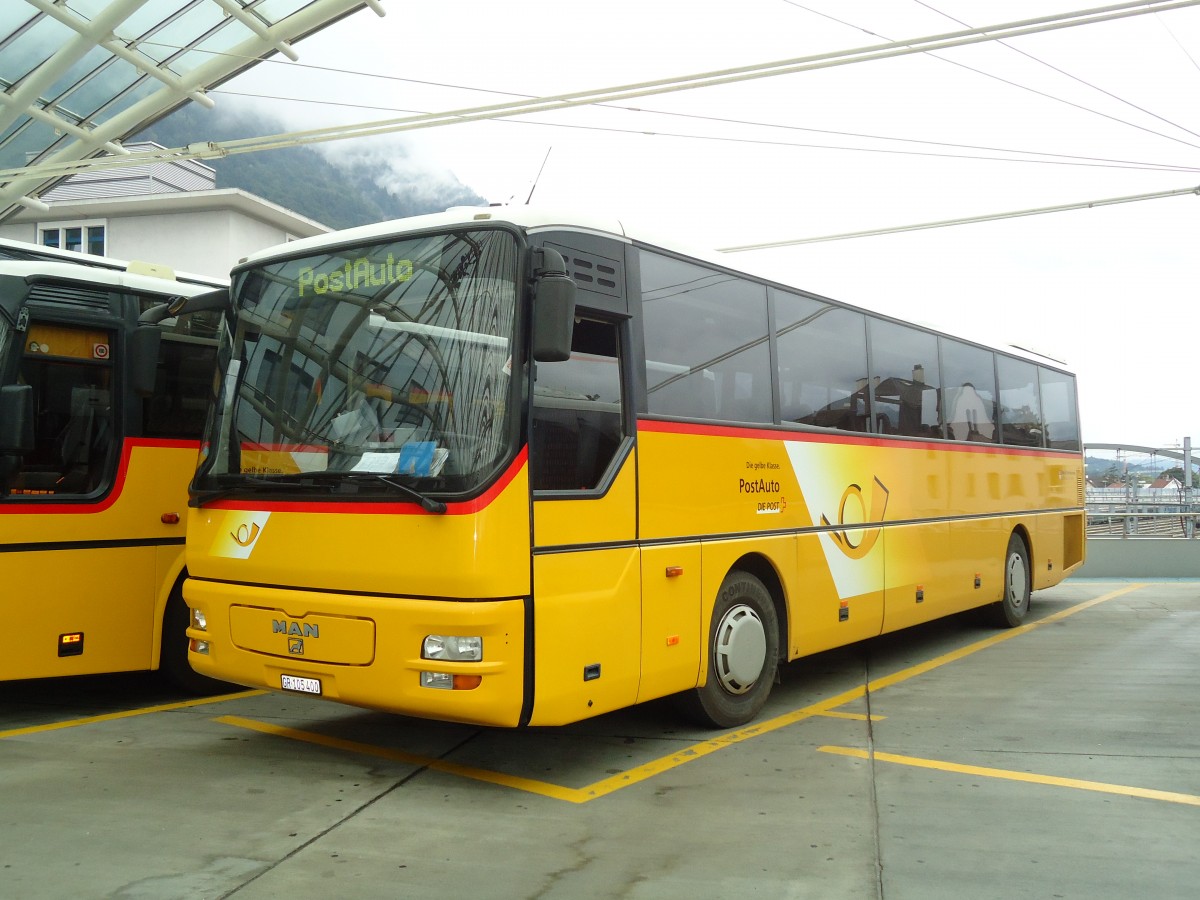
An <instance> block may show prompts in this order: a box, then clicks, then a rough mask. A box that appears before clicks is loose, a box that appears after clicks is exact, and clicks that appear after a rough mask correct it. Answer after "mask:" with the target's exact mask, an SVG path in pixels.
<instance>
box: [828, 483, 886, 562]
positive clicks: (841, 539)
mask: <svg viewBox="0 0 1200 900" xmlns="http://www.w3.org/2000/svg"><path fill="white" fill-rule="evenodd" d="M889 494H890V492H889V491H888V489H887V487H886V486H885V485H884V483H883V482H882V481H880V480H879V479H878V478H876V479H875V487H874V489H873V490H872V491H871V502H870V515H867V506H868V504H867V502H866V500H865V499H864V498H863V489H862V488H861V487H859V486H858V485H857V484H852V485H850V486H849V487H847V488H846V490H845V491H844V492H843V493H842V502H841V504H840V505H839V507H838V521H837V524H838V525H839V526H841V530H840V531H832V532H830V534H831V535H832V537H833V540H834V542H835V543H836V544H837V545H838V549H839V550H841V551H842V552H843V553H844V554H846V556H848V557H850V559H862V558H863V557H864V556H866V555H867V554H868V553H870V552H871V548H872V547H874V546H875V542H876V541H877V540H879V534H880V532H881V530H882V528H881V526H880V525H876V526H875V527H873V528H864V527H861V526H859V525H858V524H857V523H854V522H847V521H846V505H847V504H848V503H850V502H851V500H852V499H853V501H854V502H855V503H856V504H857V506H858V508H859V510H861V511H862V514H863V516H864V519H863V523H862V524H863V525H865V524H866V523H868V522H879V523H882V522H883V514H884V513H885V512H886V511H887V504H888V496H889ZM821 524H822V525H824V526H825V527H827V528H828V527H830V525H831V523H830V521H829V519H827V518H826V517H825V515H824V514H822V515H821Z"/></svg>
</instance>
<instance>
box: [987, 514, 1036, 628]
mask: <svg viewBox="0 0 1200 900" xmlns="http://www.w3.org/2000/svg"><path fill="white" fill-rule="evenodd" d="M1032 575H1033V572H1032V570H1031V569H1030V568H1029V551H1028V550H1026V549H1025V542H1024V541H1023V540H1021V536H1020V535H1019V534H1013V536H1012V537H1010V538H1009V539H1008V552H1007V553H1005V554H1004V594H1003V596H1002V597H1001V598H1000V601H999V602H998V603H993V604H992V606H991V607H990V612H991V619H992V622H993V624H995V625H996V626H997V627H999V628H1016V627H1017V626H1018V625H1020V624H1021V623H1022V622H1024V621H1025V617H1026V616H1027V615H1028V614H1029V595H1030V593H1031V583H1030V579H1031V577H1032Z"/></svg>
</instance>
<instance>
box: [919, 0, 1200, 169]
mask: <svg viewBox="0 0 1200 900" xmlns="http://www.w3.org/2000/svg"><path fill="white" fill-rule="evenodd" d="M913 2H914V3H916V4H918V5H920V6H923V7H925V8H926V9H928V10H929V11H930V12H935V13H937V14H938V15H939V16H943V17H945V18H947V19H949V20H950V21H951V22H954V23H956V24H958V25H962V26H963V27H964V28H969V27H970V26H969V25H967V23H966V22H964V21H963V20H962V19H956V18H955V17H954V16H952V15H950V14H949V13H944V12H942V11H941V10H940V9H934V7H932V6H930V5H929V4H928V3H926V2H925V0H913ZM1156 18H1157V16H1156ZM997 43H999V44H1000V46H1002V47H1005V48H1007V49H1009V50H1011V51H1012V52H1013V53H1019V54H1020V55H1021V56H1024V57H1025V58H1026V59H1029V60H1032V61H1033V62H1035V63H1037V64H1038V65H1042V66H1045V67H1046V68H1048V69H1050V70H1052V71H1054V72H1057V73H1058V74H1060V75H1062V76H1064V77H1066V78H1070V79H1071V80H1072V81H1075V82H1078V83H1079V84H1082V85H1084V86H1085V87H1089V88H1091V89H1092V90H1094V91H1099V92H1100V93H1101V94H1104V96H1106V97H1110V98H1112V99H1113V100H1116V101H1117V102H1118V103H1124V104H1125V105H1126V106H1129V107H1131V108H1133V109H1136V110H1137V111H1138V112H1140V113H1145V114H1146V115H1148V116H1150V117H1151V118H1155V119H1158V120H1159V121H1160V122H1163V123H1165V124H1167V125H1170V126H1171V127H1172V128H1178V129H1179V130H1180V131H1184V132H1187V133H1188V134H1190V135H1192V137H1197V138H1200V132H1195V131H1193V130H1192V129H1190V128H1187V127H1185V126H1183V125H1180V124H1179V123H1178V122H1174V121H1172V120H1171V119H1168V118H1166V117H1165V116H1160V115H1159V114H1158V113H1156V112H1152V111H1150V110H1148V109H1146V108H1145V107H1144V106H1139V105H1138V104H1136V103H1133V102H1132V101H1130V100H1126V99H1125V98H1124V97H1120V96H1118V95H1117V94H1114V93H1113V92H1112V91H1110V90H1107V89H1105V88H1102V87H1100V86H1099V85H1097V84H1093V83H1092V82H1090V81H1088V80H1087V79H1085V78H1080V77H1079V76H1077V75H1073V74H1071V73H1070V72H1068V71H1066V70H1065V69H1061V68H1059V67H1058V66H1056V65H1054V64H1053V63H1049V62H1046V61H1045V60H1044V59H1040V58H1038V57H1036V56H1034V55H1033V54H1032V53H1029V52H1028V51H1026V50H1022V49H1021V48H1020V47H1015V46H1013V45H1012V44H1010V43H1008V42H1007V41H998V42H997ZM940 58H941V57H939V59H940ZM1155 133H1157V132H1155ZM1189 146H1196V145H1194V144H1189Z"/></svg>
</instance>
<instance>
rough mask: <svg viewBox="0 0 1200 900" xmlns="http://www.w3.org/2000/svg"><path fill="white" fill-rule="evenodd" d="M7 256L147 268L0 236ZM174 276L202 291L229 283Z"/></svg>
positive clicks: (0, 255)
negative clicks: (195, 285)
mask: <svg viewBox="0 0 1200 900" xmlns="http://www.w3.org/2000/svg"><path fill="white" fill-rule="evenodd" d="M10 259H11V260H45V261H50V262H54V261H57V262H64V263H70V264H72V265H76V266H83V267H86V268H89V269H113V270H118V271H122V272H123V271H136V270H137V269H138V268H139V267H143V268H149V264H147V263H143V262H127V261H126V260H123V259H114V258H112V257H110V256H93V255H92V254H90V253H80V252H78V251H76V250H60V249H59V248H58V247H44V246H42V245H41V244H30V243H28V242H26V241H18V240H15V239H13V238H0V261H5V260H10ZM174 276H175V280H176V281H178V282H186V283H190V284H198V285H201V286H202V287H204V289H205V290H213V289H214V288H223V287H226V286H228V284H229V282H228V280H227V279H221V278H211V277H209V276H207V275H194V274H191V273H188V272H175V273H174Z"/></svg>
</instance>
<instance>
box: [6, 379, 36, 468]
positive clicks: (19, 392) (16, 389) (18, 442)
mask: <svg viewBox="0 0 1200 900" xmlns="http://www.w3.org/2000/svg"><path fill="white" fill-rule="evenodd" d="M32 451H33V385H29V384H6V385H4V387H0V453H15V454H20V453H30V452H32Z"/></svg>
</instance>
